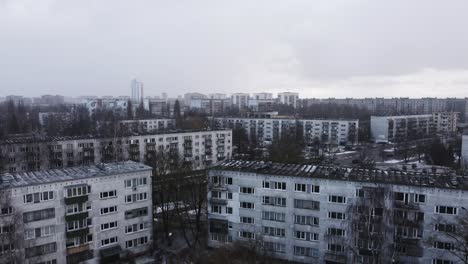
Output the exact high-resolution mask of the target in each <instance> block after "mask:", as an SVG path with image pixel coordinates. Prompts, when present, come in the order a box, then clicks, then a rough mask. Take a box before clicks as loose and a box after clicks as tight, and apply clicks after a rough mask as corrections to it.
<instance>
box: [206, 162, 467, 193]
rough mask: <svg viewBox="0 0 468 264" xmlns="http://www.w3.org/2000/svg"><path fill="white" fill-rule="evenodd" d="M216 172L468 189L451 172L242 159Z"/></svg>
mask: <svg viewBox="0 0 468 264" xmlns="http://www.w3.org/2000/svg"><path fill="white" fill-rule="evenodd" d="M213 170H226V171H243V172H251V173H252V172H253V173H258V174H267V175H278V176H292V177H305V178H317V179H328V180H340V181H356V182H368V183H383V184H395V185H406V186H419V187H426V188H445V189H461V190H468V177H464V176H459V175H456V174H454V173H450V172H448V173H430V172H427V173H423V172H414V171H408V172H405V171H398V170H382V169H358V168H351V167H340V166H322V165H313V164H283V163H272V162H263V161H239V160H231V161H226V162H223V163H221V164H219V165H218V166H216V167H214V168H213Z"/></svg>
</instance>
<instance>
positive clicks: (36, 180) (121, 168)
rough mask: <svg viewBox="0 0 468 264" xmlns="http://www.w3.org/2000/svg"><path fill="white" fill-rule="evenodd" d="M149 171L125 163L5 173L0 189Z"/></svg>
mask: <svg viewBox="0 0 468 264" xmlns="http://www.w3.org/2000/svg"><path fill="white" fill-rule="evenodd" d="M151 169H152V168H151V167H150V166H146V165H143V164H141V163H137V162H134V161H125V162H117V163H103V164H100V165H89V166H81V167H70V168H62V169H52V170H44V171H30V172H19V173H5V174H2V175H0V189H2V188H9V187H25V186H33V185H40V184H48V183H55V182H64V181H72V180H80V179H87V178H95V177H105V176H109V175H115V174H123V173H133V172H139V171H148V170H151Z"/></svg>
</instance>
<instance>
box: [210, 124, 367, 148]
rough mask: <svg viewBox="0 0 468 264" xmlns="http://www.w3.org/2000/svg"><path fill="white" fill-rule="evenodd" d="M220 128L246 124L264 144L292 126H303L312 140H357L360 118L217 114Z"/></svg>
mask: <svg viewBox="0 0 468 264" xmlns="http://www.w3.org/2000/svg"><path fill="white" fill-rule="evenodd" d="M215 121H216V124H217V126H218V127H220V128H230V129H234V128H236V127H241V128H243V129H244V130H245V131H246V133H247V135H248V136H249V138H250V139H252V137H254V136H255V137H256V139H257V140H258V141H259V142H262V143H263V144H270V143H271V142H272V141H273V140H274V139H275V138H280V137H281V135H282V134H283V133H288V132H289V129H290V128H299V129H302V133H303V135H304V139H305V140H306V142H307V143H312V142H313V141H314V140H316V139H318V140H319V141H320V142H323V143H328V144H336V145H339V144H355V143H357V142H358V133H357V131H358V129H359V121H358V120H346V121H345V120H313V119H280V118H216V119H215Z"/></svg>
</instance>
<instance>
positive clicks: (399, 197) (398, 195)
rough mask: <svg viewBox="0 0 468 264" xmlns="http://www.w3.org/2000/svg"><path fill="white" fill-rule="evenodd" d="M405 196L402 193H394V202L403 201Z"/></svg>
mask: <svg viewBox="0 0 468 264" xmlns="http://www.w3.org/2000/svg"><path fill="white" fill-rule="evenodd" d="M404 200H405V194H404V193H402V192H395V201H404Z"/></svg>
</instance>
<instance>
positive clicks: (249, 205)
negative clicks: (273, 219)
mask: <svg viewBox="0 0 468 264" xmlns="http://www.w3.org/2000/svg"><path fill="white" fill-rule="evenodd" d="M240 208H244V209H255V204H254V203H249V202H240Z"/></svg>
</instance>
